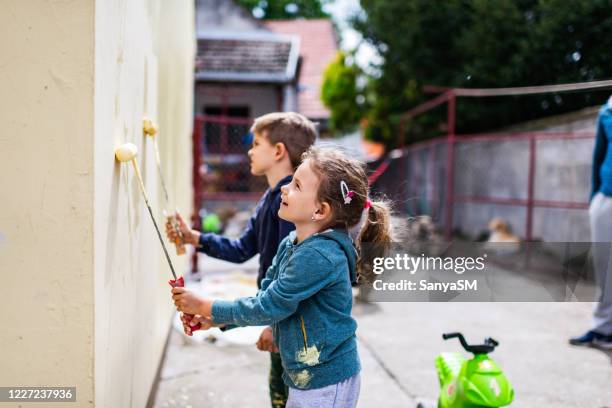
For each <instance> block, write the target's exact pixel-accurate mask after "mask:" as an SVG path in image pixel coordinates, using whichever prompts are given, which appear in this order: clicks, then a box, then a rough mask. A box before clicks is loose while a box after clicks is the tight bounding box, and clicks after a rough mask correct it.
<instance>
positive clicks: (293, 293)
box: [212, 230, 360, 389]
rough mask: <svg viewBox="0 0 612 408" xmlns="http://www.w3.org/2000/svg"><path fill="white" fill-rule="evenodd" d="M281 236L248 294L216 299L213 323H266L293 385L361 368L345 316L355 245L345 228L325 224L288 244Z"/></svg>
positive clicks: (322, 381)
mask: <svg viewBox="0 0 612 408" xmlns="http://www.w3.org/2000/svg"><path fill="white" fill-rule="evenodd" d="M294 242H295V231H293V232H291V233H290V234H289V236H288V237H287V238H285V239H284V240H283V241H282V242H281V244H280V246H279V248H278V253H277V255H276V257H274V260H273V262H272V265H271V266H270V268H269V269H268V271H267V273H266V277H265V278H264V280H263V281H262V283H261V290H260V291H259V292H258V293H257V296H255V297H248V298H240V299H237V300H233V301H227V300H215V301H214V303H213V307H212V318H213V321H214V322H215V323H219V324H229V325H238V326H259V325H262V326H263V325H272V329H273V332H274V342H275V343H276V344H277V345H278V348H279V350H280V353H281V359H282V363H283V368H284V370H285V372H284V373H283V380H284V381H285V383H286V384H287V385H289V386H291V387H294V388H300V389H312V388H321V387H325V386H327V385H331V384H335V383H338V382H340V381H343V380H345V379H347V378H349V377H352V376H353V375H355V374H357V373H358V372H359V370H360V363H359V355H358V354H357V340H356V336H355V330H356V329H357V323H356V322H355V320H354V319H353V318H352V317H351V309H352V304H353V297H352V289H351V282H352V281H355V278H356V260H357V252H356V250H355V247H354V246H353V241H352V240H351V238H350V237H349V235H348V234H347V232H346V231H343V230H327V231H324V232H321V233H318V234H315V235H312V236H311V237H309V238H307V239H305V240H304V241H302V242H300V243H299V244H295V243H294Z"/></svg>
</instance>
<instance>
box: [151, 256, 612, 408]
mask: <svg viewBox="0 0 612 408" xmlns="http://www.w3.org/2000/svg"><path fill="white" fill-rule="evenodd" d="M204 262H205V265H206V267H205V270H206V271H207V273H208V274H209V275H207V276H212V279H209V278H206V279H205V280H204V281H203V285H196V286H194V288H200V289H201V287H204V286H207V287H213V289H212V291H213V292H214V291H215V290H217V291H219V290H221V289H222V288H223V287H224V281H225V280H227V281H229V284H228V285H229V287H232V288H233V289H232V290H233V291H234V292H238V293H240V291H241V290H243V289H244V288H242V289H241V288H239V287H237V286H236V282H238V283H239V284H242V285H245V287H246V289H244V290H243V291H244V292H245V293H246V292H249V291H254V290H255V288H254V284H253V279H254V275H253V272H254V271H255V270H256V268H257V264H256V261H253V262H249V263H248V264H245V265H240V266H236V265H229V264H226V263H222V262H219V261H214V262H213V261H211V260H210V258H207V259H206V261H204ZM220 270H224V271H225V272H222V273H217V272H218V271H220ZM245 277H247V278H245ZM249 279H250V282H247V281H248V280H249ZM202 290H205V289H202ZM592 307H593V304H592V303H376V304H356V305H355V308H354V315H355V317H356V319H357V321H358V323H359V328H358V333H357V334H358V337H359V351H360V355H361V359H362V366H363V371H362V389H361V395H360V401H359V407H364V408H368V407H375V408H382V407H414V406H415V404H416V401H417V400H419V399H425V400H435V398H436V395H437V391H438V384H437V378H436V372H435V368H434V364H433V360H434V357H435V355H436V354H438V353H440V352H442V351H460V346H459V343H458V342H457V341H456V340H450V341H446V342H445V341H443V340H442V338H441V334H442V333H443V332H450V331H461V332H463V333H464V335H466V337H467V340H468V342H471V343H477V342H478V343H479V342H481V341H482V340H483V339H484V337H487V336H491V337H493V338H495V339H496V340H498V341H499V342H500V346H499V347H498V349H497V350H496V351H495V352H494V353H493V354H492V355H491V357H492V358H493V359H495V360H496V361H497V362H498V363H499V364H500V365H501V367H502V368H503V369H504V371H505V373H506V375H507V376H508V378H509V379H510V382H511V383H512V385H513V386H514V389H515V393H516V398H515V402H514V403H513V404H512V406H513V407H529V408H532V407H556V408H564V407H567V408H579V407H585V408H587V407H588V408H602V407H608V408H612V386H611V385H612V352H604V351H601V350H598V349H593V348H577V347H572V346H569V345H568V344H567V339H568V338H569V337H570V336H573V335H576V334H579V333H581V332H583V331H584V330H585V329H587V328H588V327H589V323H590V318H591V310H592ZM213 335H214V333H213ZM216 336H218V335H216ZM221 336H222V335H221ZM256 336H257V331H255V332H249V333H246V334H245V336H244V339H242V340H245V339H247V344H246V345H236V343H237V342H239V341H237V340H236V339H234V340H233V341H232V342H229V341H227V340H224V339H223V338H220V339H219V340H217V341H216V342H215V343H211V342H210V341H207V340H204V339H203V337H206V336H205V335H202V336H201V337H200V338H199V339H197V340H193V339H187V337H186V336H184V335H183V334H182V333H180V332H179V331H177V330H175V329H172V330H171V332H170V339H169V345H168V349H167V353H166V356H165V359H164V363H163V367H162V371H161V378H160V382H159V387H158V390H157V394H156V399H155V404H154V407H156V408H161V407H164V408H165V407H215V408H216V407H241V408H246V407H267V406H269V398H268V392H267V376H268V367H269V356H268V354H267V353H263V352H260V351H258V350H257V349H256V348H255V346H254V344H253V343H254V340H253V339H254V338H256Z"/></svg>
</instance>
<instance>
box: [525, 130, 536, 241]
mask: <svg viewBox="0 0 612 408" xmlns="http://www.w3.org/2000/svg"><path fill="white" fill-rule="evenodd" d="M535 161H536V139H535V136H534V135H533V134H530V135H529V178H528V180H527V222H526V223H527V225H526V227H525V235H526V240H527V241H528V242H529V241H531V240H532V239H533V232H532V231H533V201H534V200H533V194H534V188H535Z"/></svg>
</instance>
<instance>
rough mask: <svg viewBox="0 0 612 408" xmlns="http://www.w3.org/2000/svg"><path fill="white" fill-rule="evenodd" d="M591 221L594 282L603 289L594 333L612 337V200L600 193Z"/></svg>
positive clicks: (592, 205) (590, 211)
mask: <svg viewBox="0 0 612 408" xmlns="http://www.w3.org/2000/svg"><path fill="white" fill-rule="evenodd" d="M589 219H590V223H591V241H592V242H593V251H592V253H593V267H594V269H595V280H596V282H597V285H598V286H599V289H600V295H599V299H598V300H599V302H598V303H597V306H596V307H595V312H594V314H593V318H594V320H595V326H594V327H593V330H594V331H596V332H598V333H600V334H604V335H612V255H611V254H612V251H611V250H610V248H611V247H612V197H608V196H606V195H604V194H602V193H597V194H596V195H595V197H593V200H592V201H591V205H590V206H589ZM597 243H607V245H606V244H597Z"/></svg>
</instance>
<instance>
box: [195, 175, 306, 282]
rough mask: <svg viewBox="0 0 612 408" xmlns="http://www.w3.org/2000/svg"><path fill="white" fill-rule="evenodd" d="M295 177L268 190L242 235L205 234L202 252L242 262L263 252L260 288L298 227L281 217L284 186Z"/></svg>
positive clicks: (201, 243) (201, 238)
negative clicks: (280, 251) (231, 236)
mask: <svg viewBox="0 0 612 408" xmlns="http://www.w3.org/2000/svg"><path fill="white" fill-rule="evenodd" d="M292 177H293V176H287V177H285V178H283V179H282V180H281V181H279V182H278V183H277V184H276V186H275V187H274V188H269V189H267V190H266V192H265V193H264V195H263V196H262V197H261V199H260V200H259V202H258V203H257V205H256V206H255V210H254V211H253V215H252V216H251V218H250V219H249V223H248V224H247V227H246V229H245V230H244V232H243V233H242V236H241V237H240V238H237V239H230V238H226V237H223V236H221V235H218V234H201V235H200V243H199V245H198V251H200V252H204V253H206V254H207V255H210V256H212V257H214V258H219V259H223V260H226V261H230V262H236V263H242V262H245V261H247V260H249V259H251V258H252V257H254V256H255V255H257V254H259V274H258V276H257V287H260V285H261V280H262V279H263V277H264V276H265V274H266V271H267V270H268V268H269V267H270V264H271V263H272V259H273V258H274V255H276V251H277V249H278V244H279V243H280V242H281V241H282V240H283V238H285V237H286V236H287V234H289V232H291V231H293V230H294V229H295V226H294V225H293V224H292V223H290V222H287V221H285V220H282V219H280V218H279V217H278V209H279V208H280V204H281V198H280V189H281V187H282V186H284V185H285V184H288V183H290V182H291V178H292Z"/></svg>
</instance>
